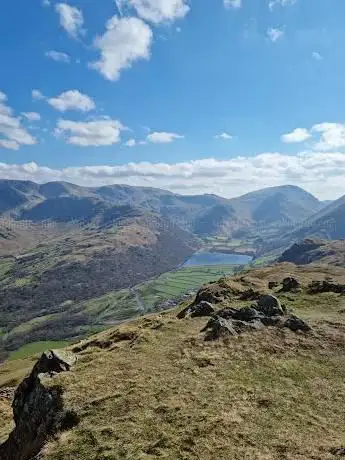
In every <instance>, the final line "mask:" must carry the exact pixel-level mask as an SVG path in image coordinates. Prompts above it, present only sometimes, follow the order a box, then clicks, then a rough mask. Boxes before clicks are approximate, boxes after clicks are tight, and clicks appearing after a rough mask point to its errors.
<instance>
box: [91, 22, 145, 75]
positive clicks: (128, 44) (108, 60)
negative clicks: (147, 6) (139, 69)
mask: <svg viewBox="0 0 345 460" xmlns="http://www.w3.org/2000/svg"><path fill="white" fill-rule="evenodd" d="M152 38H153V33H152V30H151V28H150V27H149V26H148V25H147V24H146V23H145V22H144V21H142V20H141V19H139V18H118V17H117V16H114V17H113V18H111V19H110V20H109V21H108V22H107V24H106V31H105V33H104V35H101V36H98V37H96V38H95V40H94V46H95V48H97V49H98V50H99V52H100V59H99V60H98V61H95V62H91V63H90V64H89V67H90V68H92V69H95V70H97V71H98V72H99V73H100V74H101V75H103V77H105V78H106V79H108V80H112V81H115V80H118V79H119V78H120V74H121V71H122V70H124V69H128V68H130V67H132V65H133V63H134V62H135V61H138V60H140V59H146V60H148V59H149V58H150V49H151V44H152Z"/></svg>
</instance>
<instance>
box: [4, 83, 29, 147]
mask: <svg viewBox="0 0 345 460" xmlns="http://www.w3.org/2000/svg"><path fill="white" fill-rule="evenodd" d="M33 144H36V139H35V138H34V137H33V136H31V134H30V133H29V132H28V131H27V130H26V129H25V128H24V127H23V126H22V125H21V120H20V118H19V117H15V116H14V114H13V110H12V108H11V107H9V106H8V105H7V96H6V94H5V93H3V92H1V91H0V147H2V148H5V149H11V150H18V149H19V147H20V146H21V145H33Z"/></svg>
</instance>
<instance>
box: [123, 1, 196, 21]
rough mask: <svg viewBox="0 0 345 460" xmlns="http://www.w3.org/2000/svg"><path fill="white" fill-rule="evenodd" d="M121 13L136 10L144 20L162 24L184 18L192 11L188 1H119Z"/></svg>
mask: <svg viewBox="0 0 345 460" xmlns="http://www.w3.org/2000/svg"><path fill="white" fill-rule="evenodd" d="M116 4H117V6H118V9H119V11H121V13H123V12H124V10H130V9H131V8H134V9H135V10H136V12H137V14H138V16H140V17H141V18H142V19H145V21H148V22H152V23H154V24H160V23H162V22H173V21H174V20H176V19H182V18H184V17H185V16H186V15H187V14H188V12H189V11H190V7H189V5H188V1H187V0H117V1H116Z"/></svg>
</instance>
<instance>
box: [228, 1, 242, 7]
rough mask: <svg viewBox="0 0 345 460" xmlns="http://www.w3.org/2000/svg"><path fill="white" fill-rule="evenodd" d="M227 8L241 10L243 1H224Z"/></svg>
mask: <svg viewBox="0 0 345 460" xmlns="http://www.w3.org/2000/svg"><path fill="white" fill-rule="evenodd" d="M224 6H225V8H235V9H237V8H241V6H242V0H224Z"/></svg>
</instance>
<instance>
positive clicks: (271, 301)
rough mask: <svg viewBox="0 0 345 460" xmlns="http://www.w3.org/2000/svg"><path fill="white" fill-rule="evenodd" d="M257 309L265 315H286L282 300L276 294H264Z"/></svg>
mask: <svg viewBox="0 0 345 460" xmlns="http://www.w3.org/2000/svg"><path fill="white" fill-rule="evenodd" d="M256 309H257V310H258V311H259V312H260V313H263V314H264V315H265V316H275V315H284V310H283V308H282V306H281V303H280V300H279V299H278V298H277V297H275V296H274V295H270V294H268V295H263V296H261V297H260V299H259V300H258V302H257V305H256Z"/></svg>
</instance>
